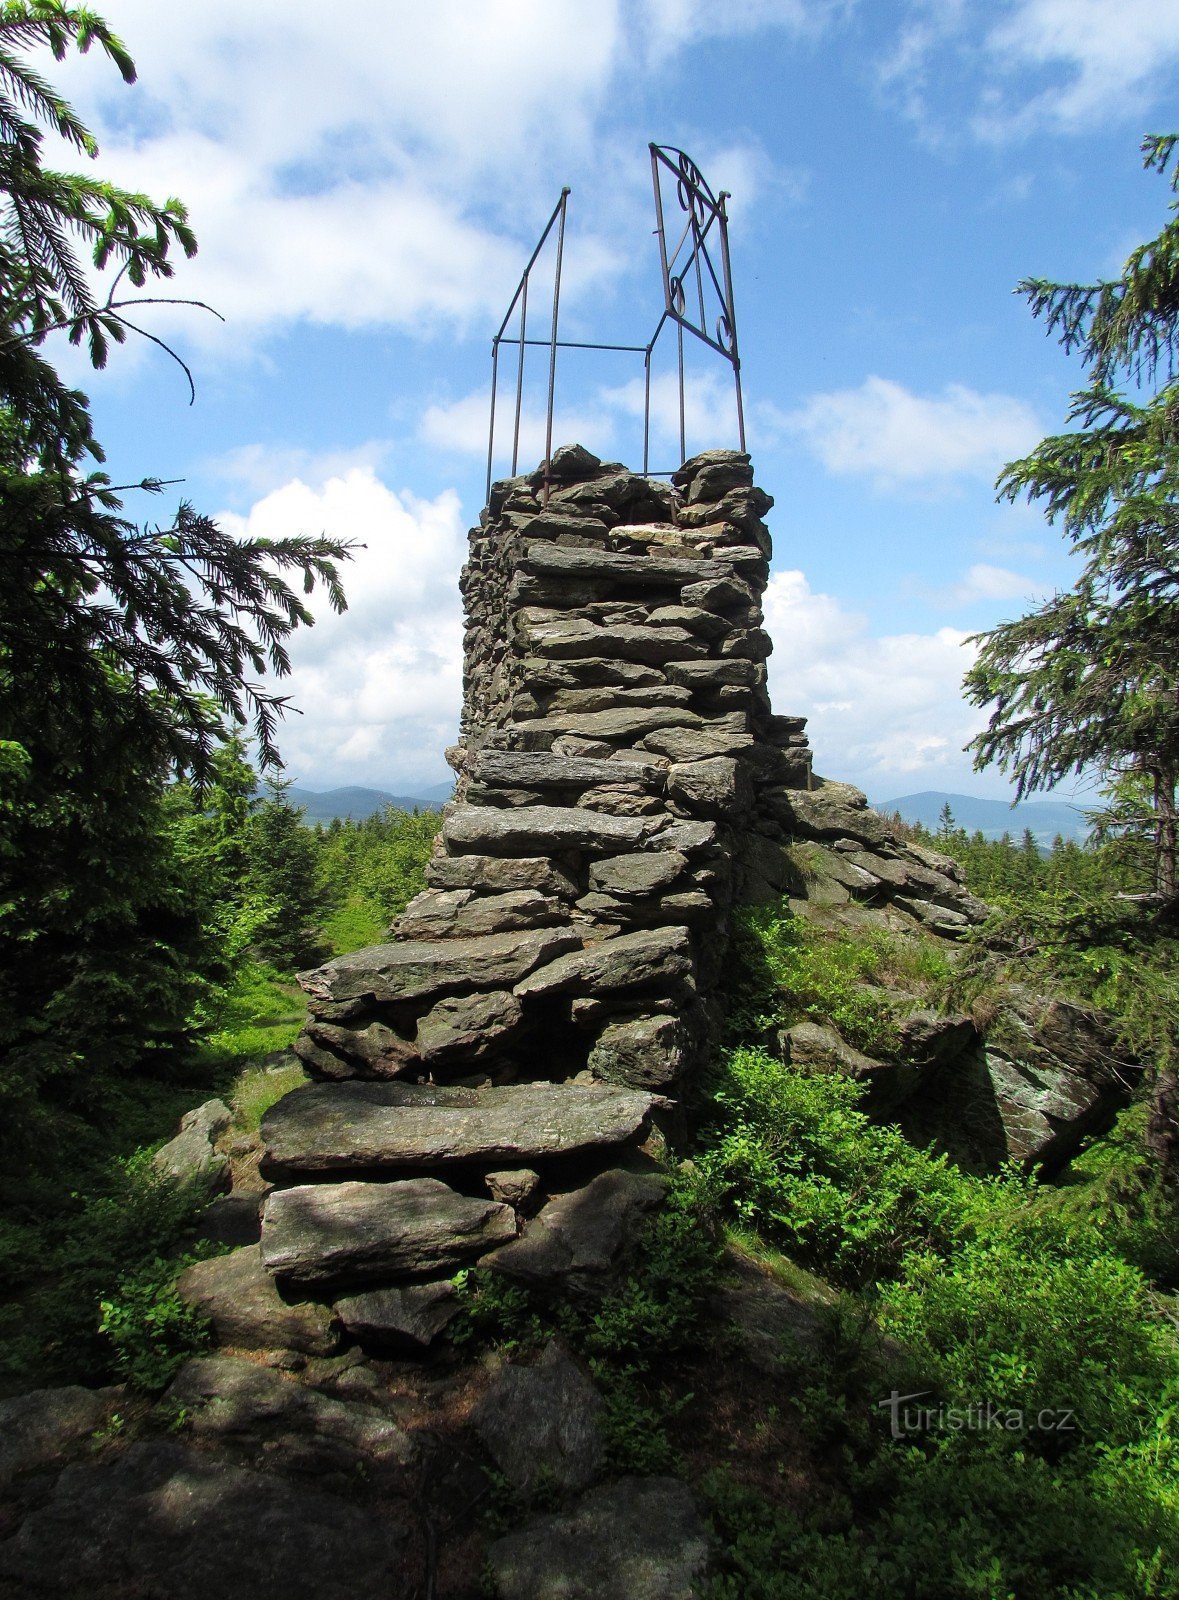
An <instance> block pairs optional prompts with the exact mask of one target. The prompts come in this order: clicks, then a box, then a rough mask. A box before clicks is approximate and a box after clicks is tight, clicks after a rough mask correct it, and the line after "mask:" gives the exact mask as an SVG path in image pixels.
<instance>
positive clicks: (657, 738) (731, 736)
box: [643, 722, 753, 762]
mask: <svg viewBox="0 0 1179 1600" xmlns="http://www.w3.org/2000/svg"><path fill="white" fill-rule="evenodd" d="M643 748H644V749H646V750H652V751H654V752H655V753H656V754H657V755H661V756H670V758H671V760H672V761H677V762H679V761H706V760H709V759H710V758H711V757H713V756H735V755H740V754H741V753H742V752H744V751H746V750H752V749H753V738H752V736H751V735H750V734H748V733H742V732H741V731H739V730H736V729H733V730H730V729H728V728H715V727H712V728H708V727H700V728H684V727H677V726H676V725H675V724H674V723H672V722H668V723H667V724H666V725H665V726H664V727H662V728H660V729H659V730H658V731H657V732H655V733H648V734H646V735H645V736H644V738H643Z"/></svg>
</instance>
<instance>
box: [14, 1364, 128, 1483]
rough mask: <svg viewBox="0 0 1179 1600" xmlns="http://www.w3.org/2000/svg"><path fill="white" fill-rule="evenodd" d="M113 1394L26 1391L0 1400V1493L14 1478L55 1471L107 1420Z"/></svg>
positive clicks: (76, 1388)
mask: <svg viewBox="0 0 1179 1600" xmlns="http://www.w3.org/2000/svg"><path fill="white" fill-rule="evenodd" d="M120 1393H121V1391H120V1390H118V1389H83V1388H82V1387H81V1386H80V1385H79V1384H69V1385H67V1386H66V1387H65V1388H61V1389H30V1390H29V1391H28V1393H27V1394H18V1395H15V1396H13V1398H12V1399H11V1400H0V1487H3V1486H4V1485H6V1484H8V1483H9V1482H11V1480H12V1479H13V1478H14V1477H15V1476H16V1474H17V1473H18V1472H31V1471H36V1470H37V1469H38V1468H41V1467H49V1466H56V1465H57V1463H58V1462H59V1460H60V1458H61V1456H62V1454H63V1452H64V1451H66V1450H68V1448H69V1447H70V1445H72V1444H76V1443H77V1442H78V1441H79V1440H82V1439H88V1438H89V1437H90V1436H91V1435H92V1434H93V1433H94V1432H95V1430H96V1429H98V1428H101V1427H102V1425H103V1424H104V1423H105V1422H106V1421H107V1420H108V1419H109V1417H110V1415H111V1412H112V1411H113V1410H114V1408H115V1406H116V1405H117V1403H118V1400H119V1395H120Z"/></svg>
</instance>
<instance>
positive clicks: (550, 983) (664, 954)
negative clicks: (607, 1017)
mask: <svg viewBox="0 0 1179 1600" xmlns="http://www.w3.org/2000/svg"><path fill="white" fill-rule="evenodd" d="M693 988H694V981H693V963H692V943H691V940H690V938H689V936H688V930H687V929H686V928H675V927H673V928H644V929H643V930H642V931H641V932H639V933H626V934H622V935H620V936H619V937H618V938H616V939H603V940H601V941H600V942H599V943H597V944H591V945H587V946H586V947H585V948H584V949H583V950H577V951H575V952H573V953H572V954H570V955H565V956H559V957H558V959H557V960H556V961H553V962H550V963H549V965H548V966H546V967H541V968H540V969H539V971H536V972H533V973H532V974H531V975H530V976H529V977H528V978H525V979H524V980H523V981H522V982H520V983H518V984H517V985H516V990H515V992H516V994H517V995H519V996H520V998H521V999H528V998H529V997H531V996H534V995H543V994H579V995H597V994H627V993H630V992H631V991H632V990H637V989H664V990H666V989H693Z"/></svg>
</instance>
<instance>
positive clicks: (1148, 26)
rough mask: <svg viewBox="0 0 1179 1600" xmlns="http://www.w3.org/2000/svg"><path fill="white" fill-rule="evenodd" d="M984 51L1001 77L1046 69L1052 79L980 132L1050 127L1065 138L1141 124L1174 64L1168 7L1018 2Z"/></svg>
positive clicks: (990, 116) (1139, 1)
mask: <svg viewBox="0 0 1179 1600" xmlns="http://www.w3.org/2000/svg"><path fill="white" fill-rule="evenodd" d="M987 48H988V50H989V52H990V55H991V58H992V61H993V62H994V64H995V66H996V68H997V69H998V70H999V71H1000V72H1001V73H1004V74H1014V73H1017V72H1019V71H1021V70H1022V71H1026V70H1028V69H1046V70H1048V71H1049V72H1051V73H1052V74H1053V76H1054V77H1055V79H1056V80H1057V81H1055V82H1054V83H1052V84H1051V85H1050V86H1049V87H1048V88H1046V89H1044V90H1042V91H1041V92H1040V93H1039V94H1036V95H1034V96H1033V97H1032V98H1031V99H1030V101H1027V102H1026V103H1025V104H1020V105H1019V106H1018V108H1013V107H1012V105H1011V104H1010V101H1008V102H1007V103H1006V104H1003V103H1000V105H999V106H997V107H995V108H994V109H989V108H988V109H986V110H984V111H983V113H982V114H981V115H980V117H979V118H978V126H979V128H980V129H981V131H984V132H998V133H1006V132H1010V131H1023V130H1025V129H1030V128H1034V127H1035V126H1037V125H1039V124H1049V125H1054V126H1056V127H1058V128H1060V129H1063V130H1065V131H1069V132H1071V131H1074V130H1077V129H1080V128H1084V127H1088V126H1090V125H1091V124H1093V123H1094V122H1097V121H1100V120H1102V119H1104V118H1106V117H1116V118H1121V117H1125V116H1127V115H1133V116H1134V117H1137V118H1139V119H1140V118H1141V115H1142V112H1143V110H1144V109H1145V104H1146V103H1148V102H1149V101H1150V100H1152V99H1153V98H1154V97H1155V96H1156V95H1157V93H1158V91H1159V89H1160V88H1161V86H1162V82H1163V79H1164V75H1165V74H1166V72H1167V69H1168V68H1170V67H1173V66H1174V65H1175V64H1176V62H1179V4H1176V3H1175V0H1019V3H1018V4H1017V5H1015V6H1014V7H1013V8H1012V9H1011V10H1010V11H1009V12H1008V14H1007V15H1006V16H1004V17H1003V18H1002V19H1001V20H1000V21H999V22H998V23H997V24H996V25H995V26H994V27H993V28H992V29H991V31H990V33H989V35H988V37H987Z"/></svg>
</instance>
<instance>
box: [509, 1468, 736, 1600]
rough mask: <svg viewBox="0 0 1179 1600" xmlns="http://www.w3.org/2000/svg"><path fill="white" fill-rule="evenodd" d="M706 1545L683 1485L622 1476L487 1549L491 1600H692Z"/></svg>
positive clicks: (705, 1561) (704, 1562)
mask: <svg viewBox="0 0 1179 1600" xmlns="http://www.w3.org/2000/svg"><path fill="white" fill-rule="evenodd" d="M708 1556H709V1543H708V1536H707V1533H706V1531H705V1528H704V1524H703V1523H702V1521H701V1520H700V1513H699V1512H698V1511H697V1509H696V1504H695V1501H694V1500H693V1499H692V1494H691V1491H690V1490H689V1488H688V1486H687V1484H685V1483H681V1482H680V1481H679V1480H678V1479H677V1478H621V1479H619V1481H618V1482H617V1483H610V1484H604V1485H602V1487H601V1488H598V1489H591V1490H590V1492H589V1493H588V1494H586V1495H584V1496H583V1497H582V1499H581V1500H580V1501H579V1502H578V1504H577V1505H576V1506H575V1507H574V1509H573V1510H572V1511H570V1512H568V1513H566V1514H565V1515H562V1516H550V1517H536V1518H534V1519H533V1520H532V1521H531V1522H526V1523H525V1524H524V1526H523V1527H522V1528H518V1529H517V1530H516V1532H515V1533H510V1534H509V1535H508V1536H507V1538H506V1539H500V1540H498V1541H497V1542H496V1543H495V1544H493V1545H492V1547H491V1550H490V1552H489V1554H488V1565H489V1567H490V1569H491V1573H492V1576H493V1580H494V1583H495V1593H496V1596H497V1600H696V1597H697V1596H698V1594H699V1592H700V1591H699V1588H698V1583H699V1580H701V1579H702V1578H703V1577H704V1573H705V1569H706V1567H707V1564H708Z"/></svg>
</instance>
